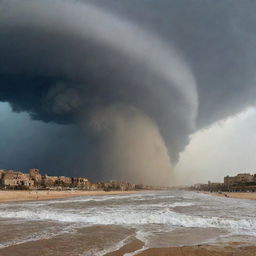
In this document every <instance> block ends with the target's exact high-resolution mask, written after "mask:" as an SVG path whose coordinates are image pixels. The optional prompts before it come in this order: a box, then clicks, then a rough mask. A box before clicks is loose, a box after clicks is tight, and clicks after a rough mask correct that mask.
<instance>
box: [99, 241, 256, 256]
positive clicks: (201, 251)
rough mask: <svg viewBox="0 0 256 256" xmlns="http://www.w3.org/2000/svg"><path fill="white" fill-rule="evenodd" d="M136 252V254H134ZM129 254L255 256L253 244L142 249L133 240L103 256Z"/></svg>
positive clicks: (150, 255) (234, 243) (147, 255)
mask: <svg viewBox="0 0 256 256" xmlns="http://www.w3.org/2000/svg"><path fill="white" fill-rule="evenodd" d="M138 249H139V250H138ZM137 250H138V251H137ZM136 251H137V253H135V252H136ZM131 252H133V253H135V255H136V256H156V255H157V256H170V255H171V256H184V255H189V256H199V255H203V256H213V255H214V256H241V255H246V256H256V246H255V245H254V244H247V243H241V242H231V243H225V244H199V245H192V246H172V247H163V248H148V249H143V243H141V244H139V243H138V241H136V240H135V241H133V242H131V243H130V244H127V245H124V246H123V247H121V248H120V249H118V250H116V251H113V252H110V253H107V254H104V256H123V255H125V253H131Z"/></svg>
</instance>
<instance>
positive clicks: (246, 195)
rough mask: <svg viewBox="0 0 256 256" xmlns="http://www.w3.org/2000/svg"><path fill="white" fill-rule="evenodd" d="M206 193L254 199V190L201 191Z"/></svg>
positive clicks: (255, 193)
mask: <svg viewBox="0 0 256 256" xmlns="http://www.w3.org/2000/svg"><path fill="white" fill-rule="evenodd" d="M203 193H204V194H207V195H212V196H220V197H226V198H237V199H248V200H256V192H222V193H217V192H203Z"/></svg>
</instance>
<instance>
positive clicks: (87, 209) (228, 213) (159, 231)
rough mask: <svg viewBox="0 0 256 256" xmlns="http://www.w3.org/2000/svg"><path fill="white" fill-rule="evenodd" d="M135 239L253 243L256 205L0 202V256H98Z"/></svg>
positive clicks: (161, 195)
mask: <svg viewBox="0 0 256 256" xmlns="http://www.w3.org/2000/svg"><path fill="white" fill-rule="evenodd" d="M134 239H139V240H141V241H142V242H143V243H144V247H143V248H142V249H146V248H150V247H168V246H183V245H194V244H203V243H223V242H230V241H239V242H241V241H243V242H256V201H250V200H239V199H231V198H222V197H214V196H209V195H205V194H201V193H195V192H189V191H158V192H146V193H138V194H125V195H104V196H90V197H76V198H69V199H61V200H49V201H34V202H12V203H4V204H0V255H1V256H2V255H10V251H8V250H10V249H12V252H15V251H17V252H18V254H17V255H34V254H33V253H32V252H31V248H33V246H35V248H37V249H39V250H41V252H42V254H43V255H55V256H56V255H69V256H70V255H81V256H82V255H85V256H89V255H95V256H96V255H97V256H100V255H104V254H106V253H108V252H111V251H114V250H117V249H119V248H120V247H122V246H123V245H125V244H127V243H129V242H130V241H133V240H134ZM142 249H141V250H142ZM12 255H15V254H14V253H12ZM128 255H130V256H131V255H136V253H130V254H127V256H128Z"/></svg>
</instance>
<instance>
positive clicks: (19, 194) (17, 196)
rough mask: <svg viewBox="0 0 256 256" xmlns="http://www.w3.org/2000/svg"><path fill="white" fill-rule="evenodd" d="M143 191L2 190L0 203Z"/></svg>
mask: <svg viewBox="0 0 256 256" xmlns="http://www.w3.org/2000/svg"><path fill="white" fill-rule="evenodd" d="M141 192H143V191H109V192H105V191H82V190H74V191H70V190H66V191H45V190H34V191H17V190H16V191H15V190H14V191H11V190H7V191H6V190H2V191H0V203H4V202H14V201H33V200H49V199H60V198H69V197H76V196H96V195H119V194H132V193H141Z"/></svg>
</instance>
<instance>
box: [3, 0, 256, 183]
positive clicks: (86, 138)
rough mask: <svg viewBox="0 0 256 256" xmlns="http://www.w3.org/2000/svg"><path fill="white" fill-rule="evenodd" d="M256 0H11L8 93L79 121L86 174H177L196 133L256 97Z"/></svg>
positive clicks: (59, 117)
mask: <svg viewBox="0 0 256 256" xmlns="http://www.w3.org/2000/svg"><path fill="white" fill-rule="evenodd" d="M135 3H136V4H135ZM231 5H232V6H231ZM251 5H253V2H250V1H244V2H243V3H241V4H237V3H236V4H232V1H231V2H230V1H223V2H221V3H216V2H215V1H205V2H203V3H202V2H201V1H184V0H179V1H175V0H174V1H166V0H162V1H153V0H152V1H151V0H147V1H144V0H141V1H136V0H129V1H126V0H124V1H114V0H113V1H112V0H109V1H101V0H97V1H96V0H95V1H90V0H88V1H74V0H51V1H50V0H2V1H0V56H1V57H0V101H2V102H8V103H10V105H11V107H12V109H13V110H14V111H15V112H26V113H29V115H30V116H31V117H32V119H36V120H40V121H43V122H52V123H55V124H56V125H59V126H60V127H61V126H62V125H64V126H68V125H69V124H72V125H75V126H76V130H77V131H79V132H77V133H76V134H72V136H70V138H73V137H75V139H74V140H70V142H69V143H67V147H61V148H60V152H59V155H61V153H62V152H63V155H67V152H69V150H70V149H71V148H72V154H70V155H76V157H75V158H74V159H76V160H74V161H75V162H76V163H74V166H76V168H77V166H79V163H80V162H81V169H80V171H79V172H78V173H80V174H81V175H82V174H83V175H88V176H89V177H90V176H94V177H96V178H100V179H102V178H104V179H110V178H113V179H114V178H119V179H121V178H125V179H129V180H131V181H136V182H144V183H157V184H163V183H165V184H169V183H170V182H171V181H173V178H172V177H171V173H172V172H171V169H172V165H173V164H175V163H176V162H177V160H178V156H179V153H180V152H181V151H182V150H183V149H184V147H185V146H186V145H187V143H188V138H189V135H190V134H191V133H192V132H194V131H195V130H196V129H198V128H201V127H204V126H206V125H209V124H211V123H212V122H213V121H216V120H219V119H221V118H225V117H227V116H229V115H232V114H234V113H237V111H240V110H242V109H243V108H245V107H247V106H249V105H251V104H254V102H255V100H254V98H255V97H254V95H255V86H254V83H255V75H254V73H255V72H254V68H253V67H255V59H256V58H255V57H256V56H254V55H255V54H254V52H253V51H251V49H254V47H253V46H255V42H256V40H255V36H253V35H254V34H255V33H254V34H253V33H251V32H252V31H253V30H254V29H253V28H255V26H252V25H253V24H256V22H254V20H253V17H254V14H251V13H249V11H250V10H251V9H253V8H251V7H252V6H251ZM250 6H251V7H250ZM248 17H249V18H248ZM242 21H243V22H242ZM241 36H246V37H247V38H248V40H247V41H243V40H241V38H240V37H241ZM173 44H174V45H175V47H173ZM177 48H179V49H178V50H177ZM180 52H182V53H183V54H184V55H185V56H186V57H185V59H186V61H185V60H184V58H183V57H182V56H181V54H180ZM191 70H193V72H192V71H191ZM195 77H196V79H195ZM196 81H197V82H196ZM238 91H239V92H238ZM71 130H72V131H74V130H73V129H71ZM72 131H70V132H72ZM74 141H76V142H74ZM77 141H79V142H80V143H78V144H77V147H76V146H74V143H77ZM30 143H31V142H30ZM53 143H55V147H56V144H58V140H56V141H55V142H53ZM69 144H70V145H69ZM71 144H72V145H71ZM83 144H84V146H82V145H83ZM50 148H51V146H50V145H49V153H48V156H45V159H46V161H47V159H50V158H51V159H52V158H53V157H52V156H51V150H50ZM74 149H75V150H74ZM76 151H77V152H76ZM64 153H65V154H64ZM78 156H79V157H78ZM85 159H86V161H85ZM0 160H1V159H0ZM77 162H78V163H77ZM84 162H86V163H84ZM64 163H65V159H63V163H62V166H65V164H64ZM82 163H83V164H82ZM38 167H40V166H38ZM49 169H51V165H50V164H49ZM64 169H65V168H64ZM67 170H68V171H67ZM65 173H69V174H70V175H72V174H74V173H77V170H76V171H74V170H73V169H72V164H70V163H69V164H68V165H66V170H65ZM92 174H93V175H92Z"/></svg>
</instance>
